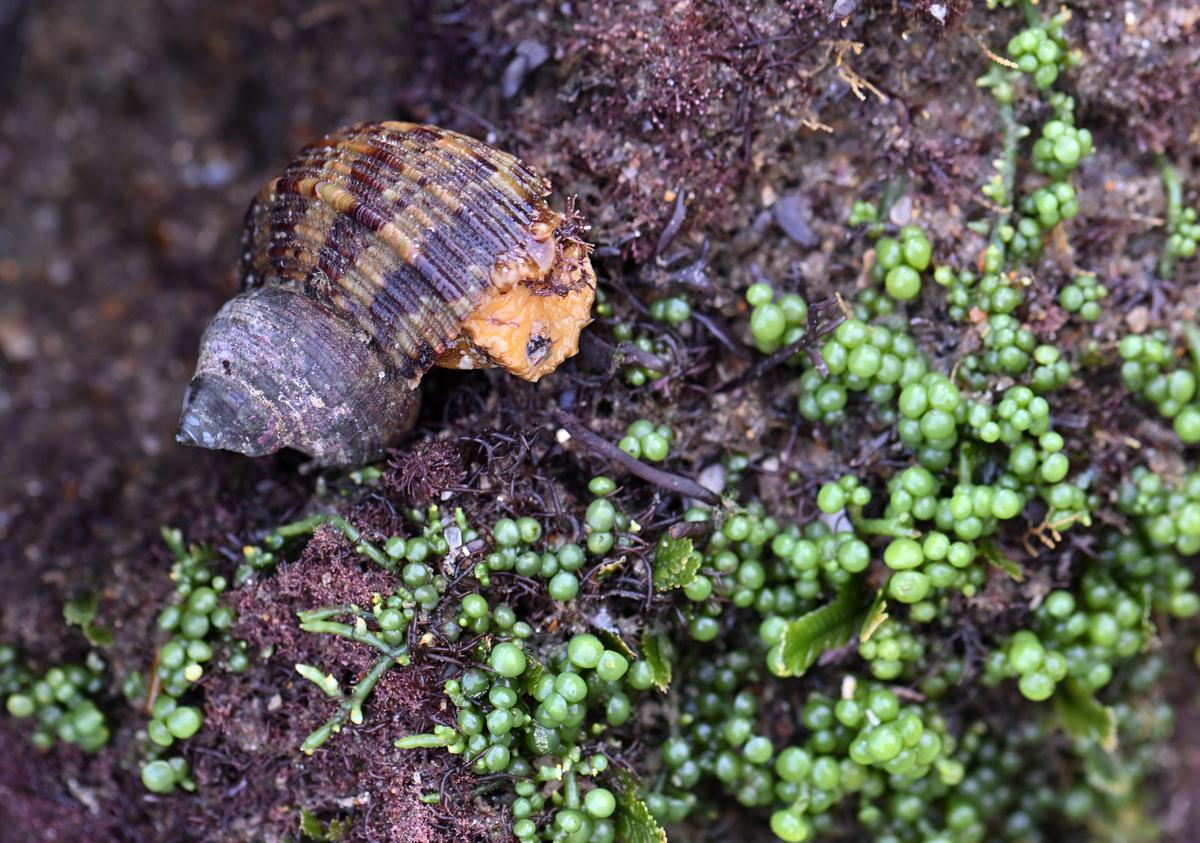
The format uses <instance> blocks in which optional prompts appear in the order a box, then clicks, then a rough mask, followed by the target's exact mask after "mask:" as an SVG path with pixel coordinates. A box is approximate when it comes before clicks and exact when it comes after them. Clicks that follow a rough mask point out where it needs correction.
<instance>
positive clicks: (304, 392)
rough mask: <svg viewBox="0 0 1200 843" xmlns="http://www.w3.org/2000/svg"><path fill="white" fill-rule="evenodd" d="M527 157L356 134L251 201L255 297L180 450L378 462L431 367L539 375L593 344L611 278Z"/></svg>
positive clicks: (233, 320)
mask: <svg viewBox="0 0 1200 843" xmlns="http://www.w3.org/2000/svg"><path fill="white" fill-rule="evenodd" d="M549 194H550V187H549V183H548V182H546V181H545V180H544V179H542V178H541V177H540V176H538V175H537V174H536V173H535V172H534V171H533V170H532V169H531V168H530V167H528V166H527V165H526V164H524V163H523V162H522V161H520V160H519V159H517V158H516V157H514V156H512V155H509V154H507V153H504V152H500V151H499V150H496V149H493V148H491V147H490V146H487V145H486V144H484V143H481V142H480V141H477V140H475V139H473V138H470V137H467V136H465V135H460V134H457V133H455V132H450V131H447V130H444V129H439V128H436V127H433V126H420V125H415V124H411V123H371V124H363V125H358V126H351V127H348V128H345V129H341V130H339V131H337V132H334V133H333V134H331V135H328V136H326V137H324V138H322V139H321V140H319V141H317V142H316V143H314V144H312V145H310V146H308V147H306V148H305V149H303V150H301V151H300V153H299V154H298V155H297V156H296V157H295V159H293V160H292V162H291V163H290V164H288V166H287V168H286V169H285V170H284V171H283V173H282V175H280V176H279V177H278V178H276V179H274V180H273V181H271V182H270V183H269V184H268V185H267V186H266V187H265V188H264V189H263V190H262V192H261V193H260V194H259V195H258V197H257V198H256V199H255V200H254V202H253V203H252V204H251V206H250V210H249V212H248V214H247V216H246V227H245V231H244V235H243V255H242V292H241V293H240V294H239V295H238V296H237V297H235V298H234V299H232V300H231V301H229V302H228V303H226V305H225V307H223V308H222V309H221V311H220V313H218V314H217V316H216V318H215V319H214V320H213V323H212V324H211V325H210V326H209V328H208V330H207V331H206V332H205V335H204V339H203V340H202V342H201V350H200V360H199V363H198V364H197V369H196V375H195V377H194V378H193V379H192V382H191V384H190V385H189V387H188V391H187V394H186V396H185V398H184V409H183V415H182V418H181V420H180V432H179V437H178V438H179V440H180V441H181V442H185V443H187V444H194V445H200V446H202V447H208V448H224V449H228V450H233V451H238V452H241V453H245V454H249V455H251V456H257V455H260V454H265V453H270V452H272V451H276V450H278V449H280V448H283V447H292V448H296V449H297V450H300V451H303V452H305V453H307V454H309V455H311V456H313V457H314V458H315V459H316V460H317V461H318V462H320V463H323V464H343V465H344V464H353V463H360V462H363V461H365V460H369V459H372V458H374V457H376V456H378V455H379V454H380V453H381V452H382V450H383V449H384V448H385V447H387V446H388V445H389V444H391V443H392V442H393V441H394V440H395V439H396V438H397V437H398V436H399V435H400V434H402V433H403V432H405V431H406V430H408V429H409V428H410V427H411V426H412V423H413V420H414V418H415V415H416V410H417V406H418V400H419V399H418V386H419V384H420V381H421V377H422V375H424V373H425V372H426V371H428V369H429V368H430V367H431V366H434V365H441V366H447V367H450V368H478V367H484V366H501V367H503V368H504V369H506V370H508V371H509V372H511V373H512V374H514V375H516V376H518V377H521V378H524V379H526V380H531V381H536V380H538V379H539V378H541V377H542V376H543V375H545V374H547V373H549V372H552V371H553V370H554V369H555V368H557V366H558V365H559V364H560V363H562V361H563V360H565V359H566V358H568V357H570V356H571V355H573V354H574V353H575V352H576V351H577V350H578V343H579V332H580V331H581V330H582V328H583V327H584V326H585V325H586V324H587V323H588V322H589V321H590V319H591V305H592V300H593V297H594V295H595V284H596V278H595V274H594V273H593V271H592V267H591V264H590V262H589V260H588V253H589V250H590V247H589V246H588V245H587V244H586V243H584V242H583V241H582V240H581V239H580V238H579V234H580V232H581V231H582V226H581V224H580V221H579V219H578V218H577V216H576V214H575V213H574V210H573V209H571V208H568V211H567V213H565V214H561V213H558V212H556V211H553V210H551V208H550V207H549V206H548V205H547V204H546V201H545V199H546V197H547V196H548V195H549Z"/></svg>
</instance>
